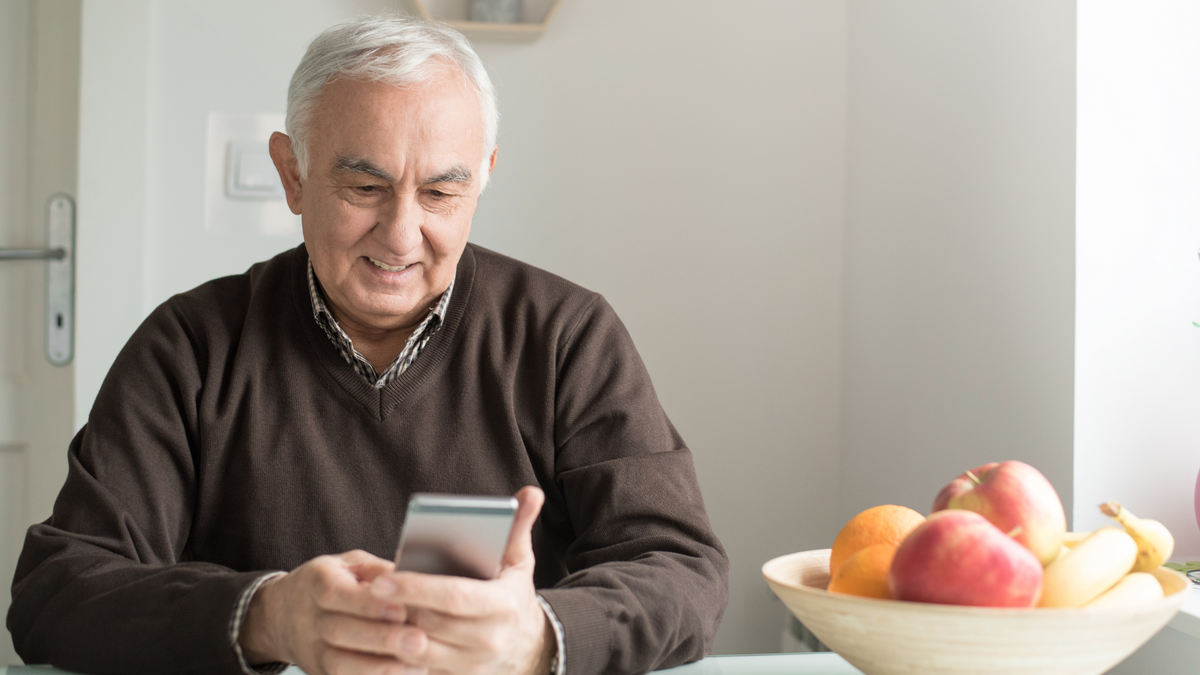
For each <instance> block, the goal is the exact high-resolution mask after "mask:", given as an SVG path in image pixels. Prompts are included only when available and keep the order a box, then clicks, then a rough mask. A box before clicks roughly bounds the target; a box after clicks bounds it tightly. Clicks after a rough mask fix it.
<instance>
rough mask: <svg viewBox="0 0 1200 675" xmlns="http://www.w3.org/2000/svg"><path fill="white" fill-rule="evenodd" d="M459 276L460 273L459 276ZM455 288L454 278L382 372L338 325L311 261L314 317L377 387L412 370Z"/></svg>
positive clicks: (310, 271) (338, 346) (347, 358)
mask: <svg viewBox="0 0 1200 675" xmlns="http://www.w3.org/2000/svg"><path fill="white" fill-rule="evenodd" d="M455 278H456V279H457V277H455ZM453 291H454V279H451V280H450V286H449V287H447V288H446V292H445V293H442V299H441V300H440V301H438V304H437V306H435V307H433V308H432V309H430V311H429V314H427V315H426V316H425V319H424V320H423V321H421V324H420V325H419V326H417V329H416V330H415V331H413V334H412V335H410V336H409V337H408V341H406V342H405V343H404V349H403V350H401V352H400V355H399V356H397V357H396V359H395V360H394V361H392V364H391V365H390V366H388V368H387V370H385V371H384V372H383V374H382V375H380V374H379V373H378V372H377V371H376V370H375V366H373V365H371V362H370V361H368V360H367V358H366V357H365V356H363V355H362V354H360V353H359V352H358V350H357V349H355V348H354V343H353V342H351V341H350V336H349V335H346V332H345V331H343V330H342V327H341V326H339V325H338V322H337V319H335V318H334V316H333V313H332V312H330V311H329V307H328V306H327V305H326V304H325V297H324V294H323V293H322V292H321V287H320V285H319V284H318V283H317V276H316V274H314V273H313V266H312V260H309V261H308V297H309V298H310V299H311V300H312V308H313V318H314V319H316V321H317V325H318V326H320V327H321V330H323V331H325V335H326V337H328V338H329V341H330V342H332V343H333V346H334V347H336V348H337V350H338V353H339V354H341V355H342V358H343V359H345V360H346V363H348V364H350V366H351V367H352V368H354V371H355V372H357V373H358V374H359V375H361V376H362V377H363V379H365V380H366V381H367V382H368V383H370V384H371V385H372V386H374V387H375V388H376V389H382V388H384V387H385V386H387V384H388V383H389V382H391V381H392V380H394V379H396V378H397V377H399V376H400V375H402V374H403V373H404V371H406V370H408V367H409V366H411V365H412V364H413V361H416V360H417V356H418V355H419V354H420V353H421V350H422V349H424V348H425V345H426V344H427V343H428V342H429V339H430V338H431V337H433V334H434V333H436V332H437V331H438V329H439V328H441V327H442V319H443V318H444V317H445V316H446V308H447V307H449V306H450V294H451V293H452V292H453Z"/></svg>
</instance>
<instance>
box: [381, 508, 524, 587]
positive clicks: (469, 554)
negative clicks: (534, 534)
mask: <svg viewBox="0 0 1200 675" xmlns="http://www.w3.org/2000/svg"><path fill="white" fill-rule="evenodd" d="M516 513H517V500H516V499H515V498H513V497H476V496H467V495H442V494H429V493H423V492H418V493H416V494H414V495H413V496H412V498H411V499H409V500H408V515H406V516H405V518H404V527H403V528H401V530H400V545H399V546H397V547H396V570H397V571H399V570H404V571H409V572H424V573H426V574H450V575H454V576H460V577H470V578H472V579H495V578H496V577H497V576H498V575H499V574H500V561H501V559H502V558H503V556H504V546H505V544H507V543H508V534H509V532H510V531H511V530H512V524H513V518H514V517H515V516H516Z"/></svg>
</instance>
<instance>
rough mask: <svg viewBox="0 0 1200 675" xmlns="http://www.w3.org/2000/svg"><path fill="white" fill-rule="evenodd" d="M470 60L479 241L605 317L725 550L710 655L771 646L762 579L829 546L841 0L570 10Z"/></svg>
mask: <svg viewBox="0 0 1200 675" xmlns="http://www.w3.org/2000/svg"><path fill="white" fill-rule="evenodd" d="M478 47H479V51H480V54H481V56H482V57H483V59H484V61H485V62H486V63H487V64H488V66H489V68H491V69H492V71H493V72H494V74H495V79H496V83H497V86H498V87H499V92H500V97H501V110H502V113H503V118H502V120H501V139H500V147H501V154H500V163H499V165H498V167H497V169H496V172H495V174H494V179H493V183H492V185H491V187H489V188H488V193H487V194H486V195H485V196H484V198H483V202H482V204H481V206H480V209H479V212H478V214H477V215H476V218H475V229H474V240H475V241H477V242H479V243H480V244H483V245H485V246H489V247H493V248H496V249H499V250H502V251H506V252H509V253H511V254H513V255H516V256H517V257H520V258H522V259H525V260H527V261H529V262H532V263H534V264H537V265H540V266H543V267H545V268H547V269H550V270H551V271H554V272H557V273H559V274H562V275H564V276H566V277H568V278H570V279H573V280H575V281H577V282H579V283H581V284H584V285H586V286H589V287H591V288H593V289H595V290H598V291H600V292H602V293H604V294H605V296H606V297H607V298H608V299H609V300H610V301H611V302H612V303H613V305H614V306H615V307H616V309H617V311H618V312H619V313H620V314H621V316H622V318H623V319H624V321H625V322H626V324H627V325H628V326H629V329H630V332H631V333H632V334H633V337H634V340H635V341H636V343H637V345H638V347H639V350H640V351H641V354H642V356H643V357H644V359H645V360H646V363H647V365H648V367H649V368H650V372H651V374H652V375H653V377H654V381H655V385H656V387H657V389H658V392H659V397H660V398H661V400H662V402H663V405H664V406H665V407H666V409H667V412H668V413H669V414H670V415H671V418H672V420H673V421H674V422H675V424H676V425H677V426H678V428H679V430H680V432H681V433H682V434H683V437H684V438H685V439H686V440H687V441H688V443H689V445H690V447H691V448H692V450H693V452H694V453H695V456H696V464H697V469H698V471H699V474H700V479H701V484H702V488H703V490H704V494H705V498H706V501H707V503H708V507H709V514H710V516H711V518H712V520H713V525H714V527H715V529H716V531H717V534H718V535H719V536H720V537H721V539H722V541H723V542H724V543H725V546H726V548H727V549H728V551H729V555H730V559H731V562H732V565H733V569H732V572H731V580H730V588H731V601H730V606H729V609H728V611H727V613H726V617H725V621H724V624H723V625H722V628H721V633H720V635H719V639H718V643H717V651H718V652H762V651H775V650H777V649H778V645H779V629H780V627H781V620H780V619H781V616H782V613H783V610H782V609H781V606H780V605H779V604H778V603H777V602H776V601H775V600H774V598H773V596H771V594H770V591H769V590H768V589H767V587H766V585H765V584H764V583H763V580H762V575H761V573H760V571H759V568H760V567H761V566H762V563H763V562H765V561H766V560H768V559H770V558H771V557H774V556H776V555H781V554H784V553H789V552H792V551H796V550H801V549H803V548H819V547H822V546H826V545H828V544H827V542H828V541H829V540H831V539H832V537H833V535H834V534H836V529H833V530H832V531H831V529H830V528H831V527H833V525H832V522H833V520H834V518H835V516H834V510H833V506H834V503H835V495H834V488H835V481H834V475H835V474H834V470H835V455H836V433H837V426H836V425H837V422H836V420H837V390H838V381H837V380H838V371H837V369H838V356H837V354H838V348H839V347H838V343H839V329H840V307H839V306H840V288H839V287H840V278H841V221H842V195H843V175H844V168H843V157H844V134H845V103H844V101H845V98H844V97H845V89H844V86H845V85H844V77H845V75H844V73H845V56H844V55H845V5H844V3H842V2H837V1H833V0H830V1H825V2H804V3H798V2H793V1H790V0H778V1H756V2H744V3H739V5H738V11H737V12H736V13H733V12H730V11H729V5H727V4H725V3H716V2H704V3H696V2H687V1H684V0H680V1H676V2H654V3H646V2H638V1H635V0H626V1H621V2H616V1H612V0H609V1H605V2H600V1H581V0H567V2H565V3H564V4H563V6H562V9H561V10H560V12H559V15H558V17H557V18H556V20H555V24H554V25H552V26H551V28H550V30H549V31H548V32H547V33H546V35H545V36H544V37H543V38H542V39H541V41H540V42H538V43H537V44H535V45H532V46H524V45H503V44H479V45H478Z"/></svg>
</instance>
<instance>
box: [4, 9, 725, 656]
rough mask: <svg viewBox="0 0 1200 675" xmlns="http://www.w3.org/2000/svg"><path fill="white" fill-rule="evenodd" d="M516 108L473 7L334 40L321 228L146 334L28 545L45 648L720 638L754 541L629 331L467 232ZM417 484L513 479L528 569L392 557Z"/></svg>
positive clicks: (302, 173)
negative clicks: (722, 530)
mask: <svg viewBox="0 0 1200 675" xmlns="http://www.w3.org/2000/svg"><path fill="white" fill-rule="evenodd" d="M496 119H497V114H496V109H495V101H494V96H493V93H492V88H491V84H490V83H489V81H488V78H487V74H486V72H485V70H484V69H483V66H482V64H481V63H480V62H479V60H478V57H477V56H476V55H475V54H474V53H473V52H472V51H471V49H470V47H469V45H468V44H467V43H466V41H465V40H464V39H463V38H462V36H460V35H458V34H457V33H454V32H453V31H451V30H450V29H448V28H445V27H443V26H440V25H438V24H432V23H422V22H415V21H408V20H402V19H371V20H359V21H354V22H350V23H346V24H342V25H339V26H335V27H334V28H332V29H330V30H328V31H326V32H325V33H324V34H322V35H321V36H320V37H318V38H317V39H316V40H315V41H314V42H313V44H312V45H311V46H310V48H309V50H308V52H307V54H306V55H305V57H304V59H303V61H302V62H301V63H300V66H299V67H298V68H297V70H296V74H295V76H294V77H293V79H292V83H291V87H290V88H289V91H288V122H287V129H288V135H286V136H285V135H283V134H278V133H277V134H275V135H274V136H272V138H271V143H270V147H271V155H272V157H273V158H274V160H275V163H276V166H277V168H278V169H279V173H280V175H281V176H282V178H283V183H284V187H285V189H286V192H287V199H288V204H289V206H290V207H291V208H292V210H293V211H295V212H296V213H298V214H300V215H301V216H302V220H303V228H304V245H303V246H301V247H299V248H297V249H295V250H292V251H289V252H286V253H283V254H281V255H279V256H277V257H276V258H274V259H272V260H270V261H267V262H265V263H260V264H258V265H255V266H254V267H252V268H251V269H250V270H249V271H248V272H246V273H245V274H243V275H240V276H236V277H228V278H224V279H217V280H215V281H212V282H210V283H207V284H205V285H203V286H200V287H199V288H197V289H195V290H192V291H190V292H188V293H184V294H182V295H179V296H176V297H174V298H172V299H171V300H169V301H167V302H166V303H164V304H163V305H162V306H161V307H159V308H158V309H156V310H155V311H154V312H153V313H152V314H151V315H150V317H149V318H147V320H146V322H145V323H144V324H143V325H142V326H141V327H140V328H139V329H138V331H137V332H136V333H135V334H134V336H133V337H132V338H131V339H130V341H129V343H128V345H126V347H125V349H124V350H123V351H122V352H121V354H120V356H119V357H118V359H117V361H116V362H115V363H114V365H113V368H112V370H111V372H110V373H109V375H108V378H107V380H106V381H105V383H104V386H103V388H102V389H101V391H100V394H99V395H98V397H97V399H96V402H95V405H94V406H93V408H92V412H91V416H90V418H89V422H88V424H87V426H86V427H85V428H84V429H83V430H82V431H80V433H79V434H78V436H76V438H75V440H74V441H73V442H72V444H71V448H70V454H69V475H68V478H67V482H66V484H65V485H64V487H63V489H62V492H61V494H60V495H59V498H58V501H57V502H56V504H55V508H54V513H53V515H52V516H51V518H50V519H49V520H47V521H46V522H44V523H41V524H38V525H35V526H33V527H32V528H30V530H29V535H28V537H27V539H26V544H25V549H24V551H23V553H22V555H21V559H20V563H19V568H18V571H17V575H16V581H15V583H14V586H13V603H12V608H11V610H10V613H9V617H8V626H9V629H10V630H11V631H12V634H13V639H14V642H15V644H16V647H17V650H18V652H19V653H20V654H21V655H22V657H23V658H25V660H26V661H27V662H49V663H52V664H54V665H57V666H60V667H63V668H67V669H71V670H78V671H86V672H99V673H110V672H123V673H165V672H195V673H214V672H233V673H236V672H242V671H245V672H255V671H256V670H258V671H272V670H278V669H279V668H281V667H282V665H283V664H287V663H295V664H298V665H299V666H301V667H302V668H303V669H304V670H305V671H306V672H308V673H310V674H312V675H316V674H318V673H349V672H353V673H376V672H379V673H384V672H387V673H406V674H410V673H411V674H420V673H514V674H517V673H519V674H527V673H536V674H539V675H540V674H541V673H551V672H558V673H563V672H566V673H569V674H570V675H590V674H591V673H610V672H641V671H646V670H650V669H653V668H658V667H662V666H666V665H672V664H677V663H682V662H684V661H688V660H692V659H696V658H699V657H701V656H702V655H703V654H704V653H705V652H706V650H707V649H708V648H709V647H710V646H711V643H712V637H713V634H714V632H715V630H716V627H717V624H718V622H719V620H720V616H721V612H722V611H723V609H724V605H725V602H726V595H727V590H726V583H727V582H726V575H727V570H728V563H727V560H726V558H725V554H724V551H723V550H722V549H721V545H720V543H719V542H718V541H717V539H716V538H715V537H714V536H713V534H712V532H711V529H710V527H709V524H708V519H707V516H706V514H705V511H704V506H703V502H702V500H701V497H700V492H699V489H698V486H697V482H696V478H695V474H694V470H693V467H692V461H691V455H690V453H689V452H688V450H687V448H686V447H685V446H684V444H683V442H682V440H681V439H680V438H679V436H678V434H677V433H676V432H675V430H674V428H673V427H672V426H671V423H670V422H669V421H668V420H667V418H666V416H665V414H664V413H663V411H662V408H661V406H660V405H659V403H658V401H657V398H656V396H655V393H654V390H653V387H652V386H651V384H650V380H649V378H648V376H647V374H646V371H645V368H644V367H643V365H642V363H641V361H640V359H639V358H638V355H637V352H636V351H635V350H634V347H633V345H632V344H631V342H630V339H629V336H628V334H627V333H626V331H625V330H624V328H623V327H622V325H621V323H620V321H619V320H618V319H617V317H616V316H615V314H614V313H613V311H612V309H611V308H610V307H609V306H608V304H607V303H606V302H605V301H604V299H603V298H601V297H600V296H598V295H596V294H595V293H591V292H589V291H586V290H584V289H581V288H579V287H578V286H575V285H573V284H571V283H569V282H567V281H565V280H563V279H560V278H558V277H555V276H553V275H551V274H548V273H546V272H543V271H540V270H537V269H535V268H532V267H530V266H528V265H524V264H522V263H519V262H517V261H514V260H512V259H509V258H506V257H504V256H501V255H498V254H496V253H492V252H490V251H487V250H485V249H482V248H479V247H476V246H473V245H469V244H468V243H467V235H468V232H469V230H470V225H471V218H472V216H473V214H474V211H475V207H476V203H477V201H478V199H479V195H480V193H481V191H482V190H483V187H484V185H485V184H486V182H487V177H488V174H489V172H490V171H491V169H492V167H493V166H494V165H495V162H496V145H495V142H496ZM416 491H426V492H451V493H469V494H489V495H501V494H512V493H514V492H515V493H516V495H517V498H518V501H519V508H518V512H517V517H516V522H515V524H514V526H513V532H512V534H511V536H510V538H509V542H508V545H507V549H506V550H505V553H504V561H503V568H502V572H501V574H500V576H499V578H497V579H495V580H490V581H477V580H473V579H466V578H460V577H449V576H437V575H425V574H417V573H413V572H397V571H395V569H394V566H393V564H392V562H391V561H390V558H391V556H392V554H393V552H394V550H395V547H396V542H397V535H398V532H399V528H400V525H401V521H402V519H403V514H404V511H405V504H406V502H407V500H408V497H409V495H410V494H411V493H413V492H416ZM543 502H544V504H543ZM283 570H290V571H287V572H283Z"/></svg>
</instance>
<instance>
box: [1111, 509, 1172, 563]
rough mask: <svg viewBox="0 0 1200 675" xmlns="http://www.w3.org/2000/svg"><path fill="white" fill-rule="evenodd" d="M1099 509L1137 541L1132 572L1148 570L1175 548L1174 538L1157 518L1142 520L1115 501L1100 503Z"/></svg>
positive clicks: (1168, 556)
mask: <svg viewBox="0 0 1200 675" xmlns="http://www.w3.org/2000/svg"><path fill="white" fill-rule="evenodd" d="M1100 511H1101V512H1102V513H1104V515H1106V516H1112V517H1113V518H1116V519H1117V522H1119V523H1121V525H1124V526H1125V531H1126V532H1128V533H1129V536H1131V537H1133V541H1134V542H1136V543H1137V547H1138V555H1137V562H1136V563H1135V564H1134V566H1133V571H1134V572H1149V571H1151V570H1154V569H1157V568H1158V566H1159V565H1161V564H1163V563H1164V562H1166V561H1167V558H1170V557H1171V553H1172V552H1173V551H1174V550H1175V538H1174V537H1172V536H1171V533H1170V531H1168V530H1167V528H1166V526H1165V525H1163V524H1162V523H1160V522H1158V521H1157V520H1143V519H1142V518H1138V517H1137V516H1135V515H1133V514H1132V513H1130V512H1129V509H1127V508H1125V507H1123V506H1121V505H1120V504H1118V503H1117V502H1108V503H1107V504H1101V505H1100Z"/></svg>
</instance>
